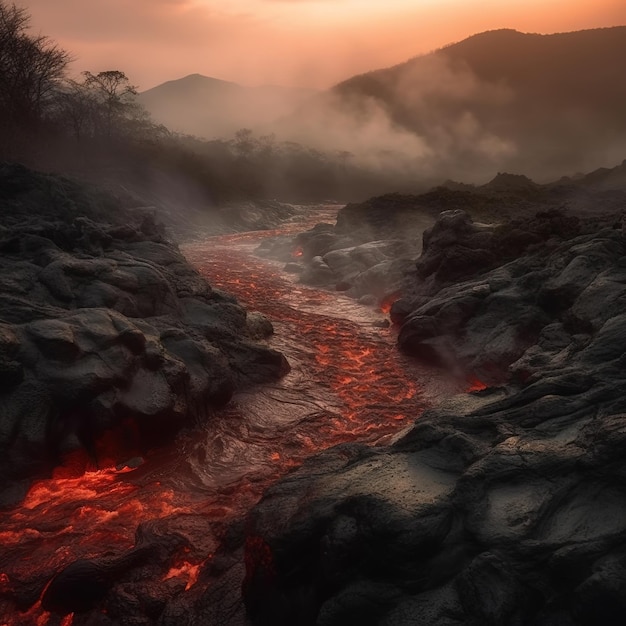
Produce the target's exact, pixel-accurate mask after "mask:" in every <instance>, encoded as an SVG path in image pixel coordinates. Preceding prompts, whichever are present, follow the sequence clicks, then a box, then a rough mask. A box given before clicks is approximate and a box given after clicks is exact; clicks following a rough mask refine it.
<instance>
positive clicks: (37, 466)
mask: <svg viewBox="0 0 626 626" xmlns="http://www.w3.org/2000/svg"><path fill="white" fill-rule="evenodd" d="M0 183H1V188H2V189H3V192H2V196H1V199H0V202H1V203H2V207H1V209H2V210H1V211H0V214H1V216H2V218H1V219H2V222H3V228H2V230H1V231H0V250H1V251H2V256H1V257H0V288H1V293H0V373H1V374H2V376H1V379H0V414H1V419H0V450H1V451H2V461H1V471H0V473H1V474H2V480H1V481H0V492H4V490H5V489H6V490H7V491H6V492H5V493H7V494H8V493H9V491H8V490H10V493H11V494H12V495H11V496H10V497H9V496H7V497H6V498H3V497H2V496H1V495H0V502H2V503H3V504H9V500H11V499H15V498H16V497H19V494H17V493H16V492H15V489H13V488H12V486H11V485H12V483H16V482H19V481H21V480H22V479H26V478H28V477H31V476H33V475H34V474H35V473H37V472H41V471H45V470H46V469H47V468H49V467H50V466H51V465H53V464H55V463H56V462H57V461H58V459H59V456H60V455H62V454H64V453H66V452H69V451H70V450H72V449H74V448H76V447H77V446H79V445H82V446H84V447H85V448H86V449H87V450H88V451H89V452H90V453H92V452H93V450H94V449H95V448H94V441H95V439H97V438H98V437H99V436H100V434H102V432H103V431H105V430H107V429H111V428H114V427H115V426H116V425H117V424H118V423H119V422H120V420H122V419H124V420H127V419H131V420H134V421H136V423H137V425H138V427H139V430H140V432H141V436H142V441H143V444H144V445H145V446H149V445H151V443H153V442H155V441H159V440H164V439H166V438H167V437H171V435H172V434H173V433H175V432H176V431H177V430H179V429H180V428H181V427H182V426H184V425H187V424H192V423H195V421H196V420H198V419H205V418H206V417H207V414H208V409H209V407H211V406H219V405H222V404H224V403H225V402H227V401H228V400H229V399H230V397H231V396H232V394H233V392H234V390H235V389H237V388H238V387H241V386H244V385H249V384H253V383H258V382H263V381H267V380H271V379H275V378H277V377H279V376H281V375H282V374H284V373H285V372H286V371H287V369H288V365H287V363H286V361H285V359H284V357H283V356H282V355H280V354H279V353H277V352H275V351H273V350H270V349H268V348H267V347H265V346H263V345H260V344H257V343H255V340H258V339H263V338H266V337H268V336H269V335H270V334H271V333H272V326H271V323H270V322H269V320H267V319H266V318H264V317H263V316H261V315H260V314H258V313H257V314H254V313H252V314H249V315H247V314H246V311H245V310H244V309H243V308H241V307H240V306H239V305H238V304H237V303H236V301H235V300H234V299H233V298H232V297H230V296H227V295H224V294H222V293H221V292H219V291H218V290H213V289H212V288H211V287H210V286H209V285H208V284H207V283H206V282H205V281H204V279H203V278H202V277H201V276H200V275H199V274H198V273H197V272H196V271H195V270H194V269H193V268H192V267H191V266H190V265H189V264H188V263H187V261H186V260H185V258H184V257H183V256H182V255H181V253H180V252H179V251H178V249H177V248H176V246H175V245H173V244H172V243H170V242H169V241H167V240H166V238H165V236H164V233H163V230H162V228H161V227H160V226H159V225H158V224H157V223H156V222H155V220H154V218H153V216H152V215H151V214H149V213H148V214H146V213H145V212H143V211H138V212H135V213H133V212H132V211H131V212H128V211H126V210H122V209H121V208H120V207H118V206H117V205H116V204H115V202H114V201H113V200H112V199H111V198H110V197H107V196H105V195H99V192H97V191H91V190H90V189H89V188H87V187H85V186H81V185H79V184H77V183H72V182H71V181H68V180H65V179H60V178H55V177H52V176H43V175H40V174H36V173H34V172H29V171H28V170H26V169H25V168H21V167H18V166H3V167H2V168H0ZM137 452H138V453H141V452H142V451H141V450H138V451H137ZM21 484H23V485H26V484H27V483H21ZM7 498H8V499H7Z"/></svg>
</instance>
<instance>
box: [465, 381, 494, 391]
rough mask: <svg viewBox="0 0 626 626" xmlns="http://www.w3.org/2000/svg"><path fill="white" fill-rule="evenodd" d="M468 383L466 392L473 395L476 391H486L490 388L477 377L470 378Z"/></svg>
mask: <svg viewBox="0 0 626 626" xmlns="http://www.w3.org/2000/svg"><path fill="white" fill-rule="evenodd" d="M467 382H468V387H467V388H466V390H465V391H466V392H467V393H472V392H475V391H484V390H485V389H487V387H488V385H487V384H486V383H484V382H483V381H482V380H479V379H478V378H476V377H472V378H470V379H469V380H468V381H467Z"/></svg>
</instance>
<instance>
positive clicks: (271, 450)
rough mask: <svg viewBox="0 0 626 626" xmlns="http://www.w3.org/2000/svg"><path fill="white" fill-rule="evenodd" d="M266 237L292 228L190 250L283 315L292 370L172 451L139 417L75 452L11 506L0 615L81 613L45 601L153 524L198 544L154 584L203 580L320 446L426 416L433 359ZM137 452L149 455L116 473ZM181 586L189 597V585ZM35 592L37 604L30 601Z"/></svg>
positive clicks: (258, 303) (387, 433)
mask: <svg viewBox="0 0 626 626" xmlns="http://www.w3.org/2000/svg"><path fill="white" fill-rule="evenodd" d="M290 228H293V229H294V230H295V229H301V228H302V227H301V226H297V225H295V226H293V225H292V226H290ZM268 234H272V235H273V234H281V233H279V232H272V233H244V234H237V235H228V236H224V237H219V238H213V239H212V240H210V241H209V242H205V243H203V244H196V245H194V246H189V247H187V248H186V254H187V256H188V257H189V258H190V259H191V260H192V261H193V262H195V264H196V266H197V267H198V268H199V270H200V271H201V273H203V274H204V275H205V276H206V278H207V279H208V280H209V282H210V283H211V284H212V285H214V286H215V287H219V288H220V289H224V290H225V291H230V292H231V293H234V294H235V295H236V296H237V297H238V298H239V299H240V301H242V302H243V303H244V304H245V305H246V306H248V307H249V308H251V309H254V310H258V311H261V312H262V313H265V314H266V315H268V317H270V318H271V319H272V320H273V322H274V324H275V327H276V330H277V332H276V337H275V338H274V339H273V340H272V345H273V347H275V348H276V349H278V350H282V351H284V352H285V353H286V354H287V356H288V358H289V359H290V361H292V365H293V366H294V367H293V368H292V372H291V373H290V374H289V375H288V376H287V377H286V378H285V379H284V380H283V381H281V382H280V383H279V384H277V385H275V386H274V387H272V388H271V389H269V391H265V392H257V391H253V392H249V393H248V394H243V395H242V396H241V397H240V398H236V401H235V402H233V403H231V405H229V406H227V407H226V408H225V409H223V410H221V412H219V413H216V414H214V415H212V416H211V420H210V421H209V422H208V423H207V425H206V427H205V430H198V431H197V432H195V433H188V434H185V435H181V436H179V438H178V439H177V441H176V442H174V443H173V444H172V446H171V448H169V449H166V450H162V451H159V452H154V451H153V452H146V451H145V450H143V449H142V447H141V445H139V444H140V440H139V436H138V434H137V433H136V431H135V430H134V429H133V427H132V424H124V425H123V426H122V427H120V429H118V430H117V431H116V432H112V433H108V434H106V435H105V436H103V437H102V438H101V440H100V441H98V442H97V445H96V454H95V458H91V457H89V456H88V455H86V454H85V453H83V452H75V453H72V454H70V455H67V456H66V457H65V458H64V459H63V460H62V463H61V464H60V466H59V467H58V468H57V469H56V470H55V472H54V474H53V476H52V477H51V478H49V479H47V480H41V481H38V482H36V483H34V484H33V485H32V487H31V489H30V490H29V491H28V494H27V495H26V498H25V500H24V502H23V503H22V505H21V506H20V507H18V508H16V509H15V510H13V511H7V512H0V528H1V529H2V531H1V532H0V542H1V543H2V546H3V550H2V551H0V572H1V573H0V593H2V596H3V600H2V602H3V603H4V606H3V610H4V613H3V614H2V617H1V618H0V625H2V626H4V624H6V625H7V626H13V625H17V624H20V625H24V626H33V625H35V626H59V624H61V625H62V626H70V625H71V624H73V623H75V622H76V621H78V619H79V618H78V617H77V618H76V619H75V618H74V617H73V616H72V614H67V615H64V616H63V617H61V616H59V615H51V614H50V613H48V612H46V611H44V609H43V607H42V606H41V603H40V602H39V601H37V599H38V598H41V597H43V593H44V590H45V587H46V585H47V584H49V583H50V581H51V580H52V579H53V577H54V576H55V575H56V574H58V573H59V572H61V571H62V570H63V569H64V568H66V567H67V566H69V565H71V564H72V563H74V562H75V561H76V560H77V559H96V560H97V559H98V558H102V557H103V555H104V556H106V558H118V557H119V555H124V554H131V553H132V550H134V549H136V547H137V545H138V542H140V540H142V539H141V537H143V536H144V535H146V533H147V536H148V540H149V537H150V536H151V535H150V532H153V533H156V536H159V533H161V534H162V535H163V536H166V537H184V539H185V541H186V542H187V543H188V546H187V547H186V550H184V551H183V552H184V558H181V549H180V546H178V548H177V549H176V550H175V551H174V552H172V553H171V554H172V556H171V557H170V558H169V562H163V563H158V564H157V565H154V567H155V568H159V569H158V571H156V570H155V573H154V580H161V581H166V580H170V579H181V580H182V581H185V590H189V589H191V588H192V587H195V590H198V588H199V586H200V585H202V584H206V583H205V582H203V581H204V578H203V577H201V573H202V568H203V566H204V564H205V563H206V562H207V559H208V558H209V555H210V554H213V553H214V552H215V550H216V549H217V547H218V545H219V541H220V536H221V533H222V532H223V529H224V528H225V526H227V525H228V524H229V523H231V522H232V521H234V520H239V519H242V518H244V517H245V515H246V513H247V512H248V511H249V510H250V508H251V507H252V506H253V505H254V504H255V503H256V502H257V501H258V499H259V498H260V496H261V495H262V493H263V492H264V491H265V490H266V489H267V487H268V486H269V485H270V484H271V483H273V482H274V481H276V480H277V479H278V478H280V476H282V475H284V474H285V472H287V471H289V470H290V469H292V468H294V467H297V466H298V465H299V464H300V463H302V461H303V460H304V459H305V458H306V457H307V456H309V455H311V454H313V453H315V452H317V451H319V450H322V449H324V448H327V447H329V446H331V445H335V444H339V443H343V442H349V441H355V440H359V441H364V442H369V443H382V442H385V441H386V440H388V438H389V437H391V436H392V435H393V434H394V433H396V432H398V430H400V429H402V428H403V427H404V426H406V425H407V424H409V423H411V422H412V421H413V420H415V419H416V418H417V417H418V416H419V414H420V412H421V411H422V409H423V404H424V403H423V400H422V396H421V390H420V389H419V388H418V386H417V384H416V382H415V381H416V380H419V379H420V377H422V376H423V375H424V374H423V372H424V369H423V368H422V369H419V366H418V365H417V364H415V363H413V362H412V361H411V360H410V359H408V358H407V357H403V356H402V355H400V354H399V353H398V351H397V349H396V346H395V336H394V334H393V333H392V332H390V331H389V330H388V329H378V330H376V331H372V325H371V323H369V322H368V323H365V324H359V323H357V322H353V321H350V320H348V319H343V318H342V317H338V316H335V315H333V313H334V309H335V306H336V296H334V295H331V294H329V293H327V292H322V291H317V290H314V289H308V288H306V287H300V286H298V287H297V288H296V287H295V285H294V283H293V282H292V281H293V278H292V277H289V276H285V275H281V274H279V273H277V272H276V271H275V270H274V267H273V266H272V264H271V262H268V261H263V260H261V259H258V258H256V257H254V256H252V255H251V254H250V251H251V250H252V249H253V248H254V247H255V246H256V244H258V242H259V240H260V239H262V238H263V237H264V236H267V235H268ZM277 266H278V267H280V265H278V264H277ZM294 305H295V306H298V307H299V309H296V308H294ZM354 306H357V305H354ZM307 307H309V309H307ZM369 314H370V315H371V312H370V313H369ZM264 393H265V394H266V395H263V394H264ZM274 393H275V394H276V395H277V398H276V399H275V400H274V399H273V398H272V394H274ZM281 394H282V395H281ZM307 394H308V395H307ZM134 457H141V459H140V462H141V460H143V464H141V465H140V466H139V467H137V465H138V464H136V463H132V464H131V465H133V466H134V467H135V468H134V469H132V468H131V467H125V468H124V469H122V470H117V469H116V464H118V463H119V462H120V461H127V460H128V459H130V458H134ZM140 524H142V529H143V531H142V532H143V535H142V533H138V535H137V536H138V537H139V538H137V537H136V530H137V528H138V526H139V525H140ZM146 524H147V525H148V531H146V530H145V527H146ZM150 529H152V530H150ZM245 555H246V560H247V562H248V563H249V565H250V568H248V572H251V571H254V572H256V573H257V575H261V576H263V577H264V578H267V579H269V578H271V576H272V572H273V560H272V554H271V551H270V548H269V546H267V545H266V544H264V543H262V541H261V540H260V539H259V538H251V539H249V540H248V542H247V543H246V550H245ZM122 582H123V581H122ZM18 585H21V586H23V587H24V588H28V589H33V590H35V593H33V597H32V598H31V599H30V600H28V601H23V600H20V602H18V600H17V598H18V597H19V595H18V593H17V591H16V589H17V587H18ZM171 587H172V589H174V590H176V589H177V590H178V591H172V593H181V587H182V583H181V585H172V586H171ZM165 599H166V600H169V599H171V598H165ZM5 600H6V602H5ZM105 601H106V599H105ZM27 602H30V603H31V606H30V608H28V610H27V611H20V610H19V608H24V607H28V604H27ZM5 606H6V607H7V608H5ZM46 606H48V605H46ZM18 607H19V608H18ZM106 608H107V605H104V606H98V607H96V610H97V611H100V610H102V611H105V609H106ZM55 610H56V609H55ZM77 615H78V614H77ZM80 615H81V617H80V623H81V624H82V623H87V622H83V621H82V620H83V619H87V618H85V617H83V614H82V613H81V614H80ZM89 619H91V618H89ZM94 619H95V618H94ZM139 621H141V620H140V619H138V622H139ZM89 623H96V622H95V621H93V622H89Z"/></svg>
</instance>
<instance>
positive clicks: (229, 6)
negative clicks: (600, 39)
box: [15, 0, 626, 90]
mask: <svg viewBox="0 0 626 626" xmlns="http://www.w3.org/2000/svg"><path fill="white" fill-rule="evenodd" d="M15 3H16V4H17V5H18V6H23V7H25V8H26V9H27V10H28V11H29V13H30V14H31V16H32V26H33V31H34V32H40V33H42V34H46V35H49V36H50V37H51V38H52V39H54V40H55V41H57V42H58V43H59V44H60V45H61V46H62V47H63V48H64V49H66V50H68V51H70V52H71V53H72V54H73V56H74V58H75V62H74V63H73V65H72V71H73V72H74V73H76V74H78V73H79V72H81V71H84V70H90V71H92V72H99V71H103V70H109V69H119V70H122V71H124V72H126V74H127V75H128V76H129V77H130V79H131V81H132V82H133V83H135V84H136V85H138V87H139V88H140V90H144V89H148V88H150V87H153V86H155V85H157V84H159V83H161V82H164V81H166V80H172V79H176V78H180V77H182V76H185V75H187V74H192V73H200V74H204V75H206V76H212V77H215V78H221V79H224V80H231V81H235V82H239V83H242V84H247V85H259V84H267V83H272V84H282V85H292V86H293V85H297V86H304V87H318V88H320V87H322V88H323V87H328V86H330V85H332V84H333V83H335V82H338V81H340V80H342V79H344V78H347V77H349V76H351V75H353V74H356V73H360V72H365V71H368V70H370V69H375V68H379V67H386V66H389V65H393V64H395V63H399V62H402V61H405V60H406V59H408V58H410V57H413V56H416V55H418V54H421V53H425V52H428V51H430V50H433V49H435V48H438V47H440V46H442V45H445V44H448V43H452V42H455V41H459V40H461V39H464V38H465V37H467V36H469V35H472V34H474V33H477V32H481V31H484V30H489V29H494V28H515V29H517V30H521V31H524V32H540V33H552V32H564V31H571V30H580V29H583V28H595V27H601V26H615V25H626V2H625V1H624V0H15Z"/></svg>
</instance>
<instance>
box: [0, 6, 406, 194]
mask: <svg viewBox="0 0 626 626" xmlns="http://www.w3.org/2000/svg"><path fill="white" fill-rule="evenodd" d="M29 22H30V16H29V14H28V12H27V10H26V9H24V8H20V7H17V6H16V5H15V4H9V3H7V2H6V1H5V0H0V161H10V162H18V163H22V164H25V165H28V166H31V167H35V168H39V169H43V170H48V171H55V172H61V173H66V174H67V173H69V174H74V175H81V176H86V177H88V178H91V179H96V180H104V181H105V182H122V183H123V184H124V185H125V186H127V187H130V188H134V189H137V188H139V189H141V188H142V185H143V186H144V187H146V186H150V185H153V184H154V181H155V180H167V181H176V184H175V185H174V186H176V187H177V188H180V189H184V188H186V189H193V197H194V200H195V201H196V202H197V203H199V204H201V205H204V206H206V205H214V204H216V203H218V202H224V201H229V200H243V199H275V198H279V199H281V200H287V201H289V200H291V201H316V200H318V201H319V200H331V199H333V200H334V199H343V198H364V197H366V196H367V195H370V194H371V193H375V192H380V191H381V190H383V189H385V188H387V187H391V188H393V187H394V186H395V181H390V180H388V179H385V178H384V177H383V176H381V175H378V174H376V173H375V172H374V171H372V170H369V169H364V168H363V167H360V166H357V165H355V164H353V163H352V162H351V155H350V153H349V152H347V151H337V150H335V151H332V152H323V151H321V150H314V149H310V148H308V147H307V146H305V145H301V144H298V143H294V142H284V141H282V142H281V141H278V140H276V138H275V137H274V136H272V135H267V136H255V134H254V133H253V132H252V131H251V130H250V129H241V130H240V131H238V132H237V133H236V134H235V136H234V137H232V138H231V139H222V140H212V141H207V140H204V139H199V138H197V137H192V136H188V135H182V134H178V133H174V132H171V131H170V130H168V129H167V128H166V127H165V126H163V125H161V124H157V123H155V122H154V121H153V120H152V119H151V118H150V116H149V115H148V113H147V112H146V110H145V109H144V107H143V106H141V105H140V104H139V103H138V101H137V97H136V96H137V88H136V87H135V86H134V85H133V84H132V83H131V81H130V79H129V78H128V77H127V76H126V74H125V73H124V72H123V71H121V70H119V69H113V70H109V71H104V72H100V73H97V74H94V73H91V72H89V71H86V72H83V73H82V75H81V76H80V78H78V79H77V78H71V77H70V76H69V75H68V73H69V72H68V65H69V63H70V61H71V60H72V56H71V54H70V53H69V52H67V51H65V50H62V49H61V48H60V47H59V46H58V45H57V44H56V43H55V42H53V41H52V40H51V39H49V38H48V37H46V36H43V35H33V34H31V32H30V30H29Z"/></svg>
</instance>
